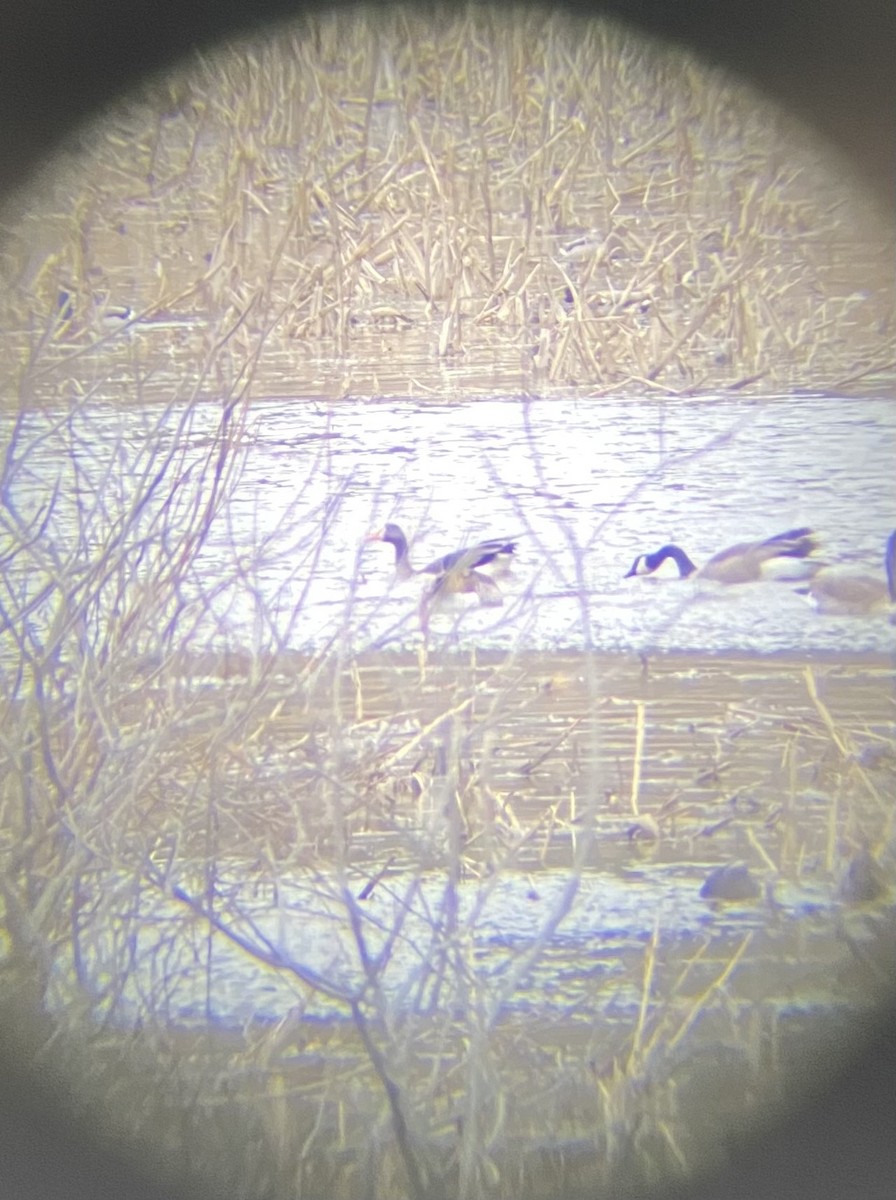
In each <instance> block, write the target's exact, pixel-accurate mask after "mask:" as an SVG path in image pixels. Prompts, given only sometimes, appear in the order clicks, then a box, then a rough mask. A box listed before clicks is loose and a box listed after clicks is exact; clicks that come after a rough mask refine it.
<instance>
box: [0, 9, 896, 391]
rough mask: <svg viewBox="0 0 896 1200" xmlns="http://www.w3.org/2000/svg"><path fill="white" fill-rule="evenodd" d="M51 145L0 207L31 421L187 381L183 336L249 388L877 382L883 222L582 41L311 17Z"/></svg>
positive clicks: (888, 242) (716, 97)
mask: <svg viewBox="0 0 896 1200" xmlns="http://www.w3.org/2000/svg"><path fill="white" fill-rule="evenodd" d="M73 150H75V154H73V155H72V157H71V158H70V159H66V160H64V161H63V162H57V163H55V164H53V167H52V170H48V171H47V172H46V173H45V175H44V177H43V178H41V179H40V180H38V181H37V182H36V184H35V186H34V188H33V190H32V191H31V192H29V193H27V194H26V195H20V196H18V197H16V198H15V199H14V200H13V202H12V208H11V209H10V210H8V211H7V214H6V216H5V224H6V226H7V230H8V236H7V239H6V248H5V279H6V282H7V284H8V287H7V288H6V289H4V291H5V293H6V294H5V297H4V299H3V301H2V304H3V309H2V311H0V328H2V330H3V336H4V339H5V342H6V346H5V349H6V353H5V354H4V356H3V362H4V372H5V376H4V379H5V386H4V387H3V389H2V394H3V395H5V396H6V397H7V402H8V399H9V397H10V396H11V395H14V394H15V389H14V387H11V384H13V383H14V382H15V381H17V379H18V377H19V374H20V371H21V366H22V364H23V362H25V361H27V360H29V359H30V358H32V357H33V350H34V346H35V343H36V342H37V341H39V342H40V343H41V347H42V350H43V354H42V366H41V370H40V371H39V372H38V373H37V377H36V378H34V379H33V380H32V388H33V394H34V396H35V398H36V399H39V400H41V401H43V402H52V401H53V400H54V399H59V398H61V397H63V396H64V394H65V391H66V388H67V381H68V379H69V378H70V376H71V374H72V371H73V370H76V371H79V372H81V370H82V368H83V372H82V373H84V374H87V375H88V376H89V375H90V374H91V368H92V367H98V368H99V371H100V373H101V374H102V375H103V376H105V377H108V376H109V374H110V370H109V365H110V363H113V364H115V366H116V367H117V369H118V370H120V371H122V372H125V373H127V374H128V375H130V376H131V377H135V376H136V377H137V378H140V375H141V369H140V365H139V364H140V362H141V361H144V360H145V359H146V358H147V357H150V358H154V357H156V356H157V355H158V353H159V350H160V349H161V348H162V346H164V354H165V355H166V356H168V357H169V359H170V366H171V370H170V371H166V372H159V371H158V370H156V371H154V372H149V373H148V374H149V376H150V377H149V378H148V379H145V380H143V394H144V395H151V396H155V397H158V398H165V399H170V398H171V396H172V394H174V393H177V394H180V395H185V394H189V392H190V391H191V390H193V389H195V388H196V387H197V386H200V385H205V383H206V382H207V381H206V380H205V379H202V378H201V377H200V375H199V370H200V368H199V367H198V365H197V364H199V363H201V362H202V361H203V360H204V355H203V354H202V353H201V350H202V348H203V345H204V335H203V333H202V332H201V331H200V330H198V329H197V326H199V327H202V326H205V325H207V324H208V323H212V324H213V326H214V327H215V328H222V329H227V330H228V331H229V332H228V335H227V337H226V340H224V341H223V342H222V344H221V345H219V346H218V347H217V354H216V372H217V375H218V380H219V383H220V386H221V389H222V390H231V389H232V388H233V386H234V383H235V381H236V380H237V379H238V378H239V376H240V373H241V371H243V370H244V368H245V364H246V363H247V362H249V361H252V362H254V367H253V371H252V388H251V390H252V394H254V395H272V394H273V395H282V394H283V393H284V392H286V393H287V394H291V395H296V396H299V397H301V396H309V395H314V396H326V397H329V398H338V397H340V396H345V395H354V396H357V395H361V396H367V395H369V396H377V395H383V394H403V395H414V396H419V397H421V398H423V399H425V398H427V397H431V396H439V397H442V398H445V397H446V396H447V397H455V396H463V397H469V396H474V395H477V394H494V393H495V392H496V391H497V392H500V393H504V394H508V393H509V394H515V393H519V392H537V393H539V394H551V393H552V392H557V391H564V390H568V389H569V388H575V389H578V390H580V391H581V392H582V393H583V394H585V395H593V396H595V397H599V396H600V395H603V394H606V393H608V392H614V393H618V392H620V391H626V392H630V393H634V394H647V395H652V394H656V393H660V394H669V393H674V394H687V395H692V394H695V395H700V394H706V393H713V392H718V391H719V390H720V389H732V388H733V389H739V390H749V391H754V392H755V391H761V392H764V393H775V392H787V391H789V390H791V389H793V388H800V389H830V390H835V389H836V390H841V391H855V390H859V391H861V390H863V389H864V390H865V391H880V389H881V387H885V386H888V382H887V381H890V383H891V382H892V377H893V356H892V349H891V344H892V337H891V336H890V331H891V329H892V323H893V302H894V295H893V289H892V280H891V278H890V273H889V272H888V271H887V269H886V264H887V263H888V262H889V261H891V260H892V250H893V242H892V237H893V231H892V226H891V224H889V223H888V219H886V218H884V217H883V216H882V215H881V214H880V213H879V212H876V211H875V209H874V206H873V204H872V203H871V202H870V201H868V200H867V199H865V198H863V196H862V194H861V192H860V190H859V189H858V188H857V186H856V185H855V184H853V183H852V182H850V180H849V178H848V176H847V175H846V173H845V171H844V169H843V167H842V164H840V163H839V162H838V161H837V160H836V159H835V158H834V157H832V155H831V152H830V151H828V150H826V148H824V147H822V146H820V145H819V144H818V143H817V142H816V141H815V140H813V138H812V136H811V134H810V133H809V132H808V131H807V130H805V129H802V128H800V127H798V126H797V125H796V124H795V123H794V122H791V121H790V120H789V119H787V118H786V117H785V116H783V115H782V114H781V113H780V112H779V111H778V110H776V109H774V108H773V107H772V106H770V105H769V104H768V103H767V102H765V101H764V100H762V99H761V98H760V97H758V96H757V95H755V94H754V93H752V92H751V91H750V90H749V89H748V88H746V87H745V86H743V85H741V84H739V83H737V82H735V81H732V80H730V79H729V78H727V77H725V76H724V75H723V74H722V73H720V72H719V71H716V70H714V69H712V68H710V67H707V66H706V65H704V64H702V63H700V62H698V61H697V60H695V59H694V58H693V57H692V56H690V55H689V54H688V53H687V52H685V51H683V50H681V49H678V48H671V47H662V46H657V45H652V44H649V43H646V42H645V41H644V40H643V39H642V38H640V37H636V36H634V35H631V34H629V33H627V32H626V31H624V30H622V29H620V28H617V27H615V26H613V25H611V24H605V23H596V22H588V23H583V22H577V21H576V20H574V19H572V18H570V17H568V16H564V15H562V14H557V13H553V14H548V13H545V12H542V11H540V10H538V9H535V8H533V9H526V10H523V9H521V10H519V11H517V12H515V13H514V14H513V15H512V16H507V15H504V14H501V13H499V12H497V11H493V10H490V9H488V8H471V9H469V10H468V11H466V12H464V13H461V14H459V15H458V14H455V15H454V16H452V17H449V16H443V17H439V16H438V14H437V13H428V14H426V15H423V14H419V13H415V12H413V11H410V10H402V9H395V10H391V11H389V12H385V11H382V12H376V13H373V12H371V11H368V10H365V9H356V10H351V11H346V12H343V13H340V14H334V15H331V16H321V17H318V18H314V19H310V18H309V19H308V20H307V21H306V22H305V23H303V24H301V25H298V26H286V27H284V28H283V29H281V30H280V31H279V32H278V33H277V36H276V37H273V38H265V39H264V40H261V39H256V40H252V41H248V42H241V43H239V44H236V45H233V46H229V47H224V48H222V49H221V50H220V51H219V52H217V53H215V54H214V55H212V56H205V55H204V56H201V57H198V56H197V57H195V58H193V59H192V60H190V61H188V62H186V63H184V65H183V67H182V68H181V69H180V70H179V71H178V72H176V73H175V74H174V75H172V76H170V77H167V78H165V79H163V80H157V81H154V82H153V83H151V84H149V85H147V86H146V87H145V88H144V89H143V91H142V92H141V93H139V94H137V95H135V96H133V97H131V98H130V100H129V101H128V102H126V103H124V104H122V105H121V106H119V107H118V108H117V109H115V110H114V111H112V112H109V113H107V114H105V115H104V117H103V119H102V120H101V121H100V122H98V123H97V124H96V125H95V126H94V127H92V128H90V129H87V130H85V131H84V133H83V135H82V138H81V141H80V143H79V144H78V145H77V147H73ZM61 295H64V297H65V299H64V300H63V302H62V303H61V304H60V301H59V297H60V296H61ZM116 304H118V305H120V304H126V305H129V306H130V307H131V309H132V310H133V316H134V318H135V319H134V321H133V323H132V324H130V325H128V326H127V327H126V328H127V331H128V332H127V336H125V335H124V334H123V333H122V332H121V330H119V332H118V333H116V334H114V335H110V334H109V332H108V330H107V328H106V325H105V324H104V321H105V319H106V318H107V317H108V313H109V310H110V308H112V307H114V306H115V305H116ZM171 319H174V320H175V321H176V322H180V324H179V326H178V327H177V328H176V329H174V330H172V329H171V327H170V321H171ZM255 360H257V361H255ZM211 382H214V381H211ZM120 402H121V401H120V397H119V398H118V399H116V403H120Z"/></svg>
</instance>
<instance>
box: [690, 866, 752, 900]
mask: <svg viewBox="0 0 896 1200" xmlns="http://www.w3.org/2000/svg"><path fill="white" fill-rule="evenodd" d="M700 895H701V896H702V898H703V899H704V900H757V899H758V898H759V897H760V896H761V895H762V888H761V887H760V886H759V884H758V882H757V881H756V880H755V879H754V878H753V876H752V875H751V874H750V870H749V868H748V867H746V866H745V865H744V864H743V863H730V864H729V865H727V866H724V867H716V869H715V870H714V871H710V873H709V874H708V875H707V877H706V879H705V880H704V881H703V886H702V887H701V889H700Z"/></svg>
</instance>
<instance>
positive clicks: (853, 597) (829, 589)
mask: <svg viewBox="0 0 896 1200" xmlns="http://www.w3.org/2000/svg"><path fill="white" fill-rule="evenodd" d="M884 571H885V572H886V579H885V580H884V579H880V578H879V577H878V576H876V575H867V574H865V573H864V572H861V571H854V570H852V569H851V568H849V567H843V566H839V567H822V569H821V570H820V571H817V572H816V574H815V575H814V576H813V577H812V582H811V583H810V584H809V585H808V586H807V587H805V588H797V591H798V592H800V593H801V594H802V595H805V596H808V597H809V601H810V603H812V604H814V606H815V607H816V608H817V609H818V611H819V612H823V613H840V614H842V615H861V614H862V613H874V612H882V611H885V610H886V609H888V608H890V607H892V606H893V605H896V529H894V530H893V532H892V533H891V534H890V536H889V537H888V538H887V545H886V549H885V551H884Z"/></svg>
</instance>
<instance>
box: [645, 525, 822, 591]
mask: <svg viewBox="0 0 896 1200" xmlns="http://www.w3.org/2000/svg"><path fill="white" fill-rule="evenodd" d="M817 545H818V543H817V542H816V540H815V535H814V534H813V532H812V530H811V529H788V530H787V532H786V533H778V534H775V536H774V537H770V538H767V539H766V540H765V541H764V542H738V544H737V545H736V546H729V547H728V548H727V550H720V551H719V553H718V554H714V555H713V556H712V558H711V559H709V561H708V562H705V563H704V564H703V566H702V567H700V568H698V567H696V566H695V565H694V563H693V562H691V560H690V558H688V556H687V554H685V552H684V550H682V549H681V547H680V546H661V547H660V549H659V550H657V551H655V552H654V553H653V554H639V555H638V557H637V558H636V559H635V561H634V562H633V563H632V565H631V568H630V569H629V570H628V571H627V572H626V574H625V578H626V579H629V578H630V577H631V576H632V575H652V574H653V573H654V571H656V570H657V569H658V568H659V567H661V566H662V564H663V563H664V562H665V561H666V559H667V558H671V559H672V560H673V561H674V562H675V564H676V566H677V567H678V573H679V576H680V577H681V578H682V579H687V578H688V577H689V576H691V575H694V576H696V577H697V578H700V579H710V580H713V581H714V582H715V583H751V582H752V581H753V580H755V579H762V578H763V576H764V574H765V566H766V563H769V562H771V561H772V560H773V559H778V558H808V557H809V555H811V554H812V553H813V552H814V551H815V550H816V549H817Z"/></svg>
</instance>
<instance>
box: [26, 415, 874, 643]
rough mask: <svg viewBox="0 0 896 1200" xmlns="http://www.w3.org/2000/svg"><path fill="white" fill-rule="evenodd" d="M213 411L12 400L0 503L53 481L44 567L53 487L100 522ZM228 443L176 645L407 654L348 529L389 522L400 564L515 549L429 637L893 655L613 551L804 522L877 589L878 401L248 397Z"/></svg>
mask: <svg viewBox="0 0 896 1200" xmlns="http://www.w3.org/2000/svg"><path fill="white" fill-rule="evenodd" d="M219 417H220V409H219V407H218V406H216V405H213V404H206V405H199V406H196V407H195V409H194V411H193V413H192V415H191V417H190V420H189V422H188V424H187V425H186V426H184V425H182V424H180V423H181V422H182V421H183V410H181V409H177V410H171V411H170V412H169V413H168V414H167V416H166V417H165V419H164V420H162V421H161V422H160V416H159V410H158V409H152V408H143V409H136V410H133V411H127V412H124V411H121V410H118V409H116V410H111V409H109V408H99V407H96V408H92V407H91V406H89V405H88V406H84V407H83V408H82V409H81V410H79V413H78V414H77V415H76V416H75V417H73V418H72V419H71V421H70V422H67V423H66V422H64V421H61V420H60V418H59V416H58V415H53V414H46V413H41V414H29V415H28V416H27V417H26V418H25V419H24V422H23V424H22V427H21V428H20V431H19V441H18V443H17V454H18V459H19V461H18V463H17V466H16V468H15V470H14V471H13V472H12V476H11V486H10V488H9V495H10V496H11V497H12V498H13V500H14V501H15V503H16V504H17V506H18V507H19V509H20V511H22V512H23V513H27V512H29V511H30V512H31V513H37V512H39V511H41V507H42V506H45V505H46V504H47V502H48V498H49V497H50V496H51V494H52V493H53V489H54V488H56V487H57V486H58V487H59V489H60V491H59V495H58V497H57V499H56V504H55V509H54V514H53V519H52V520H51V521H50V523H49V525H48V527H47V530H46V536H48V537H53V538H55V539H56V542H57V543H58V547H57V548H58V552H59V554H60V555H61V557H62V559H63V560H66V559H67V558H68V557H69V556H70V555H72V554H75V555H77V551H76V549H75V547H76V544H77V542H76V529H77V524H78V522H77V519H76V515H75V513H76V509H75V504H74V501H75V498H76V497H79V498H80V501H81V503H82V505H83V503H84V496H85V494H86V493H85V488H86V489H87V491H89V489H90V488H91V487H93V488H96V489H97V491H98V492H99V493H102V497H103V498H102V506H103V507H104V509H105V510H106V512H107V514H108V519H109V520H110V521H111V522H112V523H113V524H114V518H115V515H116V512H117V511H118V510H120V511H124V510H125V509H126V508H127V506H128V505H129V504H131V503H132V502H133V500H134V498H135V496H136V495H137V494H138V484H137V482H136V481H142V482H141V484H140V485H139V486H142V487H144V488H145V487H146V485H147V482H148V481H149V480H150V479H151V478H152V476H153V470H154V466H153V464H154V462H155V459H153V455H154V454H158V453H159V448H160V447H164V446H165V445H166V439H168V441H169V442H170V441H172V440H173V439H174V437H175V431H176V430H177V431H178V432H177V436H178V437H179V438H181V439H183V438H186V439H187V441H188V443H189V444H188V447H187V454H186V459H185V462H186V463H187V466H188V467H189V462H190V454H191V451H192V449H193V448H195V461H196V462H197V463H198V462H199V461H201V459H202V457H203V456H204V455H206V454H207V453H208V444H209V436H210V434H211V433H212V432H213V431H214V429H215V427H216V424H217V422H218V420H219ZM185 428H186V433H185V432H184V429H185ZM73 433H74V435H75V436H74V443H73V440H72V434H73ZM73 444H75V446H76V448H75V449H74V450H73V449H72V446H73ZM86 447H89V449H85V448H86ZM169 448H170V447H169ZM239 453H241V454H244V456H245V457H244V460H243V464H242V470H241V473H240V475H239V477H238V481H237V482H236V485H235V487H234V489H233V492H232V494H231V495H230V497H229V499H228V500H227V502H226V504H225V506H224V509H223V511H222V512H221V513H220V515H219V516H218V518H216V521H215V523H214V525H213V527H212V530H211V536H210V538H209V539H208V540H207V542H206V544H205V545H204V547H203V549H202V551H201V553H200V555H199V558H198V559H197V560H196V563H195V578H196V579H201V581H202V582H201V586H202V592H203V596H204V597H205V606H206V609H207V612H206V617H205V619H204V621H203V622H202V625H201V627H200V629H198V630H197V631H196V633H195V635H194V645H195V644H196V642H197V641H201V642H205V643H206V644H207V645H208V646H213V647H231V648H240V649H250V650H251V649H259V648H265V647H266V646H270V644H271V642H272V641H273V642H274V643H275V644H276V645H277V646H279V647H280V648H286V647H288V648H292V649H300V650H314V649H320V648H321V647H323V646H326V645H329V644H332V642H333V641H334V639H338V640H339V641H340V643H341V644H342V645H344V646H347V647H349V648H351V649H353V650H363V649H365V648H373V647H387V646H394V647H407V646H408V645H411V644H413V643H414V642H415V641H416V640H418V639H419V637H420V630H419V620H418V615H417V606H418V600H419V595H420V591H421V584H420V582H419V581H418V580H416V579H414V580H411V581H409V582H408V583H405V584H400V585H399V584H396V583H395V582H394V579H393V570H392V551H391V548H390V547H388V546H386V545H384V544H380V543H369V544H365V542H364V538H365V535H366V534H367V533H368V532H369V531H370V530H371V529H372V528H374V527H376V526H379V525H381V524H382V523H383V522H385V521H386V520H391V521H396V522H398V523H399V524H400V525H402V527H403V528H404V529H405V530H406V532H407V533H408V535H409V538H410V540H411V555H412V559H413V561H414V563H415V565H416V566H418V567H420V566H423V565H425V564H426V563H427V562H428V561H430V559H431V558H434V557H436V556H438V555H440V554H443V553H445V552H446V551H448V550H452V549H455V548H458V547H460V546H462V545H464V544H467V543H469V542H471V541H475V540H478V539H481V538H486V537H494V536H507V537H516V538H517V539H518V552H517V562H516V566H515V568H514V571H513V574H512V576H511V578H510V579H509V580H507V581H506V582H504V583H503V584H502V588H503V591H504V593H505V597H506V599H505V604H504V606H503V607H502V608H497V609H495V608H492V609H481V608H478V607H477V606H476V605H475V603H471V601H470V598H464V599H463V600H462V601H461V602H460V604H459V607H457V608H456V609H452V610H450V611H448V612H446V613H443V614H440V615H439V616H438V617H437V619H436V620H435V622H434V627H433V637H434V638H435V639H436V640H438V639H440V638H441V639H442V644H443V645H445V646H460V647H465V646H468V645H470V644H471V643H472V644H476V645H479V646H482V647H503V648H507V647H514V646H521V647H527V648H540V649H552V648H578V647H583V646H593V647H596V648H599V649H604V650H612V651H632V650H634V651H638V652H648V651H653V650H672V649H696V650H703V651H707V650H708V651H728V650H744V649H746V650H753V651H757V652H762V653H768V652H774V651H782V650H795V651H842V650H853V651H856V650H861V651H892V650H893V649H894V648H896V628H894V626H893V624H892V623H891V622H890V621H889V620H888V618H887V616H886V615H884V616H872V617H867V616H866V617H860V618H855V617H831V616H819V615H818V614H816V613H815V612H814V611H813V610H812V609H811V608H810V606H809V605H808V604H807V602H806V600H805V599H804V598H803V597H802V596H800V595H799V594H797V592H796V591H795V590H794V588H793V587H792V586H787V585H782V584H780V583H769V582H762V583H756V584H749V585H744V586H740V587H736V588H730V587H729V588H718V587H715V588H713V587H712V586H710V585H706V584H704V585H702V586H701V585H696V584H693V583H691V582H689V581H682V580H679V579H678V578H677V572H676V570H675V568H674V566H673V564H671V563H667V564H666V566H665V567H664V568H663V571H662V573H661V576H659V575H658V576H656V577H652V578H634V579H625V578H624V575H625V572H626V571H627V570H628V568H629V566H630V564H631V562H632V560H633V559H634V557H635V555H636V554H638V553H640V552H643V551H649V550H654V549H656V548H658V547H659V546H660V545H662V544H663V543H665V542H670V541H671V542H677V543H679V544H680V545H682V546H683V547H684V548H685V549H686V550H687V551H688V553H689V554H690V555H691V557H692V558H693V559H694V560H695V562H697V563H698V565H699V563H701V562H702V561H704V560H705V559H706V558H708V557H709V556H711V555H712V554H713V553H715V552H716V551H717V550H719V549H721V548H723V547H725V546H727V545H729V544H731V543H734V542H738V541H742V540H745V539H749V540H752V539H760V538H764V537H768V536H770V535H772V534H774V533H777V532H780V531H782V530H785V529H788V528H790V527H793V526H800V525H809V526H812V527H813V528H815V529H817V530H819V531H820V532H821V533H822V534H823V537H824V557H825V558H826V559H827V560H830V561H845V562H848V563H851V564H854V565H856V566H858V567H860V568H861V569H862V570H865V571H868V572H869V573H873V574H876V575H877V576H878V577H880V578H881V579H883V562H882V557H883V546H884V540H885V538H886V536H887V534H888V533H889V531H890V530H891V529H892V528H893V527H894V526H896V472H894V470H893V463H894V462H896V406H894V405H893V404H892V403H891V402H890V401H888V400H883V399H882V400H879V401H869V400H862V401H850V400H845V399H840V398H836V397H797V398H788V399H781V398H776V399H770V400H767V401H764V402H757V401H749V400H736V399H719V400H715V401H702V402H699V403H695V402H693V401H681V402H676V401H662V402H660V401H643V400H639V401H631V400H629V401H614V400H607V399H600V400H574V399H570V400H568V401H558V400H550V401H538V400H519V399H502V400H494V401H477V402H475V403H471V404H468V405H463V404H461V405H458V404H452V405H439V404H427V405H422V406H421V405H420V404H419V403H416V402H413V401H409V400H401V399H392V400H383V401H379V402H369V401H368V402H352V401H345V402H341V403H338V404H334V405H319V404H317V403H315V402H313V401H306V400H301V399H270V400H264V401H257V402H254V403H253V404H252V407H251V410H250V413H249V416H248V422H247V428H246V430H245V436H244V438H243V442H242V445H241V449H240V451H239ZM166 486H167V485H166ZM164 494H165V488H164V487H163V488H162V489H161V492H160V495H164ZM159 503H160V501H159V500H158V498H157V499H156V500H154V501H152V503H151V504H150V505H149V506H148V507H149V510H152V506H153V504H156V505H158V504H159ZM166 536H169V534H166ZM14 569H15V568H14V567H13V568H11V570H12V571H13V572H14ZM667 572H668V573H667ZM190 587H191V583H190V580H189V579H187V580H186V581H185V582H184V590H185V591H189V589H190Z"/></svg>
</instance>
